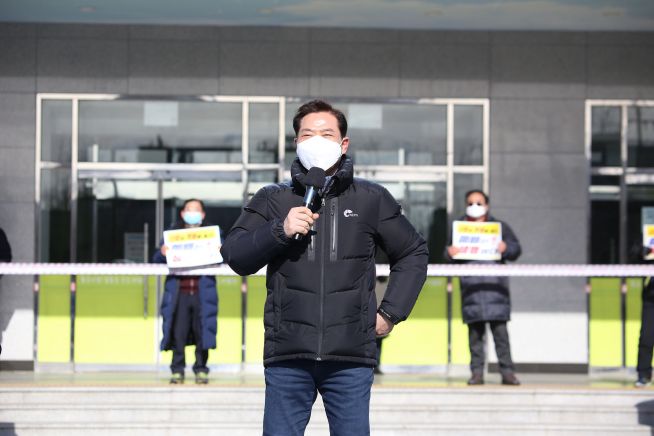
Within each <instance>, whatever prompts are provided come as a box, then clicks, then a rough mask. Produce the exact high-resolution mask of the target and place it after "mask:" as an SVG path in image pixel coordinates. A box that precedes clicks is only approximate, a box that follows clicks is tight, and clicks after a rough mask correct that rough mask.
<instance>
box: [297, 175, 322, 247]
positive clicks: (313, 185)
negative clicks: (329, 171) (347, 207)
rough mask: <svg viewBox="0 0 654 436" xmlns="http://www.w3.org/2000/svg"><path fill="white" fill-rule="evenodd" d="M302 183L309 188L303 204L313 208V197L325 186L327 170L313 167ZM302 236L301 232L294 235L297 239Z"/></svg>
mask: <svg viewBox="0 0 654 436" xmlns="http://www.w3.org/2000/svg"><path fill="white" fill-rule="evenodd" d="M302 183H303V184H304V186H305V187H306V188H307V190H306V192H305V194H304V203H303V205H304V206H305V207H308V208H309V209H311V203H313V199H314V198H315V196H316V194H318V190H319V189H322V188H323V186H325V170H323V169H322V168H318V167H311V168H310V169H309V172H308V173H307V174H306V175H305V176H304V177H303V180H302ZM300 238H302V234H301V233H296V234H295V236H294V237H293V239H295V240H296V241H297V240H298V239H300Z"/></svg>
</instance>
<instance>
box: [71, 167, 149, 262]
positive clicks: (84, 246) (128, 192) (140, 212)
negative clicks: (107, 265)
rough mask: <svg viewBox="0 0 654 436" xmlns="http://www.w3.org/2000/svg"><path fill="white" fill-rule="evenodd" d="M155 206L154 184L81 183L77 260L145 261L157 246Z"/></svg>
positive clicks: (134, 181)
mask: <svg viewBox="0 0 654 436" xmlns="http://www.w3.org/2000/svg"><path fill="white" fill-rule="evenodd" d="M156 205H157V182H156V181H149V180H116V179H83V180H80V183H79V197H78V204H77V214H78V216H77V232H76V233H77V258H78V261H79V262H111V263H115V262H139V263H143V262H148V261H149V259H150V257H151V256H152V247H154V245H155V243H156V242H155V231H156V214H157V211H156Z"/></svg>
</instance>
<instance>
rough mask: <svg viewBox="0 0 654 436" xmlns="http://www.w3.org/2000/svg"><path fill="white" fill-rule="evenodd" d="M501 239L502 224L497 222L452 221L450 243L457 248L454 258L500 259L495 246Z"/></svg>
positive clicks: (500, 256)
mask: <svg viewBox="0 0 654 436" xmlns="http://www.w3.org/2000/svg"><path fill="white" fill-rule="evenodd" d="M501 241H502V224H501V223H498V222H476V221H454V222H453V223H452V245H453V246H454V247H457V248H458V249H459V253H458V254H457V255H456V256H454V259H464V260H500V259H501V258H502V254H501V253H500V252H499V251H498V249H497V247H498V245H499V244H500V242H501Z"/></svg>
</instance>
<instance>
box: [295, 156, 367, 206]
mask: <svg viewBox="0 0 654 436" xmlns="http://www.w3.org/2000/svg"><path fill="white" fill-rule="evenodd" d="M308 171H309V170H307V169H306V168H304V166H302V164H301V163H300V159H299V158H297V157H296V158H295V160H294V161H293V163H292V164H291V178H292V186H293V191H294V192H296V193H297V194H299V195H304V192H305V191H306V188H305V186H304V183H303V181H304V177H305V176H306V174H307V172H308ZM353 181H354V163H353V162H352V158H350V156H348V155H347V154H344V155H343V156H341V161H340V163H339V164H338V169H337V170H336V173H334V175H333V176H332V182H331V186H330V188H329V191H328V192H327V194H328V195H330V196H332V195H339V194H340V193H342V192H343V191H345V190H346V189H347V188H348V187H349V186H350V185H351V184H352V182H353Z"/></svg>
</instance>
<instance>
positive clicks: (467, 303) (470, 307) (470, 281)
mask: <svg viewBox="0 0 654 436" xmlns="http://www.w3.org/2000/svg"><path fill="white" fill-rule="evenodd" d="M465 198H466V206H467V207H466V215H465V216H464V217H461V220H462V221H477V222H483V221H493V222H500V223H501V224H502V241H501V242H500V243H499V245H498V247H497V249H498V251H499V253H500V254H501V259H500V260H498V261H492V260H491V261H489V260H454V262H457V263H505V262H506V261H507V260H516V259H517V258H518V257H519V256H520V253H521V248H520V242H519V241H518V238H516V236H515V234H514V233H513V230H511V227H509V225H508V224H506V223H505V222H503V221H498V220H496V219H495V218H494V217H493V216H491V215H490V214H489V213H488V205H489V201H488V196H487V195H486V194H485V193H484V192H483V191H479V190H473V191H469V192H467V193H466V196H465ZM449 240H450V241H452V237H451V235H450V239H449ZM458 253H459V248H458V247H455V246H452V245H450V246H448V247H447V249H446V255H447V256H448V257H449V258H450V259H452V258H453V257H454V256H456V255H457V254H458ZM460 281H461V299H462V302H461V308H462V311H463V322H465V323H466V324H467V325H468V341H469V347H470V371H471V373H472V376H471V377H470V379H469V380H468V384H469V385H481V384H484V364H485V351H484V346H485V342H486V340H485V339H486V323H488V324H490V328H491V331H492V333H493V341H494V342H495V351H496V352H497V360H498V362H499V366H500V373H501V375H502V384H505V385H519V384H520V381H519V380H518V378H517V377H516V376H515V369H514V365H513V360H512V359H511V345H510V343H509V332H508V330H507V327H506V323H507V321H509V320H510V319H511V298H510V295H509V281H508V278H507V277H461V278H460Z"/></svg>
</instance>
